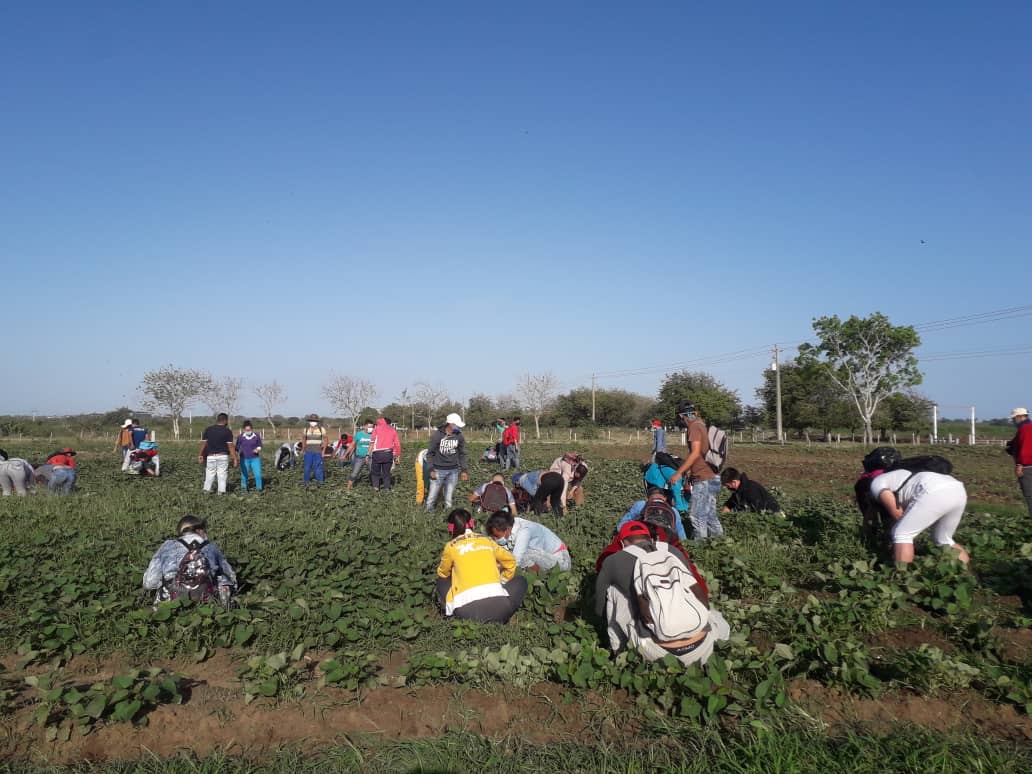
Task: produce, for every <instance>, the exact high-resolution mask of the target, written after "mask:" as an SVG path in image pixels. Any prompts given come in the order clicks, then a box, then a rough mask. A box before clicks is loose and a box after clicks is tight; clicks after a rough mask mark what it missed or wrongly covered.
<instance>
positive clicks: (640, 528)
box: [616, 521, 652, 540]
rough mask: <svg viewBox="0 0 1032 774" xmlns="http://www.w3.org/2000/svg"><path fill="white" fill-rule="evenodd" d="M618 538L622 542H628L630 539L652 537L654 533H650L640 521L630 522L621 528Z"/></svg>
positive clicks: (617, 534)
mask: <svg viewBox="0 0 1032 774" xmlns="http://www.w3.org/2000/svg"><path fill="white" fill-rule="evenodd" d="M616 536H617V538H619V539H620V540H627V539H629V538H632V537H635V536H638V537H652V533H651V532H649V528H648V527H646V526H645V525H644V524H643V523H642V522H640V521H629V522H627V523H626V524H624V525H623V526H622V527H620V531H619V532H617V533H616Z"/></svg>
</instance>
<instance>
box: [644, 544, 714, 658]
mask: <svg viewBox="0 0 1032 774" xmlns="http://www.w3.org/2000/svg"><path fill="white" fill-rule="evenodd" d="M624 550H625V551H629V552H631V553H632V554H633V555H634V556H636V557H637V558H638V561H637V562H636V563H635V565H634V586H633V588H634V593H635V594H636V595H637V597H638V610H639V612H640V615H641V620H642V623H644V624H645V626H646V627H648V629H649V630H650V631H651V632H652V633H653V634H654V635H655V637H656V640H657V641H659V642H673V641H675V640H686V639H689V638H690V637H694V636H695V635H697V634H699V633H700V632H701V631H702V630H703V629H705V628H706V624H707V623H708V622H709V610H708V609H707V608H706V606H705V605H703V604H702V601H701V600H700V599H699V598H698V597H697V596H695V592H694V591H693V590H692V587H693V586H694V585H695V583H696V582H695V577H694V576H693V575H692V573H691V570H689V569H688V568H687V567H686V566H685V565H684V562H682V561H681V560H680V559H678V558H677V557H676V556H675V555H674V554H672V553H670V546H669V545H668V544H667V543H663V542H657V543H656V549H655V550H654V551H646V550H644V549H643V548H641V547H640V546H627V548H625V549H624Z"/></svg>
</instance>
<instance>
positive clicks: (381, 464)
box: [369, 449, 394, 489]
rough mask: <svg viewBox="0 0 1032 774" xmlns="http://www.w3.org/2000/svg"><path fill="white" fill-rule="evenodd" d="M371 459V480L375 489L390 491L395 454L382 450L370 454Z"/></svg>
mask: <svg viewBox="0 0 1032 774" xmlns="http://www.w3.org/2000/svg"><path fill="white" fill-rule="evenodd" d="M369 458H370V466H369V478H370V480H371V481H372V483H373V489H390V488H391V468H392V467H393V466H394V454H393V453H392V452H391V451H390V450H389V449H380V450H379V451H374V452H373V453H372V454H370V455H369Z"/></svg>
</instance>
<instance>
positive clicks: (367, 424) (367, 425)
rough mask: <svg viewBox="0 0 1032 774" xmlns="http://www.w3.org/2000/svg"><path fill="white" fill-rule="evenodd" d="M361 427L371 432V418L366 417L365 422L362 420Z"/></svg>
mask: <svg viewBox="0 0 1032 774" xmlns="http://www.w3.org/2000/svg"><path fill="white" fill-rule="evenodd" d="M362 428H363V429H364V430H365V431H366V432H367V433H371V432H373V420H371V419H367V420H366V421H365V422H363V423H362Z"/></svg>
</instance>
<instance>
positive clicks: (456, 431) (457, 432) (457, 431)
mask: <svg viewBox="0 0 1032 774" xmlns="http://www.w3.org/2000/svg"><path fill="white" fill-rule="evenodd" d="M461 432H462V428H460V427H453V428H452V435H458V434H459V433H461Z"/></svg>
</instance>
